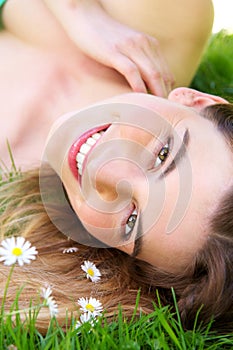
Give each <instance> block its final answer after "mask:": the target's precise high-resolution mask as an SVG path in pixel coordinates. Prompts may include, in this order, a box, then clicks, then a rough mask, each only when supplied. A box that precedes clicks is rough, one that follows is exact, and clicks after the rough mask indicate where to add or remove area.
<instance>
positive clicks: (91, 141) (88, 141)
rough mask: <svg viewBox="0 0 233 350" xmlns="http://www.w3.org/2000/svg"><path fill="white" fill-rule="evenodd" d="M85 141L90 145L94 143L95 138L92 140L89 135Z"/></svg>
mask: <svg viewBox="0 0 233 350" xmlns="http://www.w3.org/2000/svg"><path fill="white" fill-rule="evenodd" d="M86 143H87V144H88V145H90V146H94V144H95V143H96V140H94V139H93V138H92V137H89V138H88V139H87V141H86Z"/></svg>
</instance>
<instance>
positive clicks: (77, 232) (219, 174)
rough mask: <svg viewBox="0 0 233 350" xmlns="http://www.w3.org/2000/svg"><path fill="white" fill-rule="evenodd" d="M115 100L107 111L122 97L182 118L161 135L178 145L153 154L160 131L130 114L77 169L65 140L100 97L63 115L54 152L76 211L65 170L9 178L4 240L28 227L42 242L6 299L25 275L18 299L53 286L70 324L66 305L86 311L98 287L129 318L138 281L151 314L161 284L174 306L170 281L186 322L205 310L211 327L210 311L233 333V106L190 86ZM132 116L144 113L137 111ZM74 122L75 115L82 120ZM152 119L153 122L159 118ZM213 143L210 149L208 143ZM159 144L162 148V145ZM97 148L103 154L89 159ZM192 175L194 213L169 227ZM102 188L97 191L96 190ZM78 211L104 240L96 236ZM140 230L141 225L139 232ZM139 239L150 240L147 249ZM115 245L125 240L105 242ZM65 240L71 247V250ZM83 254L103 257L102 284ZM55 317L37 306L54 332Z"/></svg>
mask: <svg viewBox="0 0 233 350" xmlns="http://www.w3.org/2000/svg"><path fill="white" fill-rule="evenodd" d="M135 97H136V100H135V99H134V98H135ZM178 100H179V103H177V102H178ZM114 101H118V103H117V104H116V103H113V100H111V102H110V101H108V103H107V104H106V103H105V104H103V105H102V104H101V105H100V106H101V107H102V106H104V109H105V110H106V106H110V107H111V108H113V107H114V108H116V106H117V107H118V110H117V112H118V115H119V105H120V106H122V104H123V107H125V101H127V107H129V108H128V109H127V112H129V111H131V110H132V108H134V107H135V106H136V110H138V108H139V111H140V112H141V111H143V112H144V116H145V117H144V118H146V116H147V117H148V116H149V117H151V116H150V112H151V110H152V108H153V116H152V117H155V118H156V119H155V124H156V128H157V125H158V123H157V122H156V121H158V120H159V119H158V118H159V117H160V116H161V115H162V116H163V118H166V120H167V121H169V124H167V123H165V124H164V123H163V124H160V125H162V126H164V125H165V126H166V127H168V125H172V126H173V127H170V128H168V129H166V128H165V133H164V135H166V136H169V135H167V132H168V134H170V135H171V136H172V137H173V136H174V137H173V140H174V142H173V143H168V145H169V148H168V147H167V146H166V147H165V148H166V149H168V152H167V151H166V152H160V151H159V150H158V151H156V152H154V153H153V150H152V151H150V150H148V149H146V148H147V147H148V146H151V145H155V143H153V142H149V141H150V140H151V139H152V138H155V136H154V131H153V132H152V133H149V132H148V131H147V130H146V129H145V128H144V129H143V128H139V127H138V125H137V126H136V127H135V125H134V126H133V125H132V123H130V124H129V123H128V124H126V123H125V122H123V123H122V122H121V123H119V122H115V123H112V124H111V125H110V126H109V127H108V129H107V131H105V132H104V134H101V137H100V138H99V140H98V143H97V144H96V143H95V145H93V148H92V149H91V152H90V153H89V155H88V156H86V157H87V159H86V165H84V167H83V172H82V175H81V176H80V174H79V175H78V168H76V173H74V169H73V167H72V161H71V163H69V153H68V158H67V157H65V158H63V156H62V153H63V151H64V149H65V154H66V153H67V152H66V151H67V142H68V144H69V145H70V148H69V147H68V149H69V150H72V147H73V146H74V149H75V150H76V151H77V150H78V149H77V145H78V144H79V142H78V143H76V141H77V140H79V139H80V137H79V135H80V127H79V122H78V119H77V117H82V113H83V112H84V111H87V112H88V114H90V113H91V112H92V111H93V110H94V111H97V109H98V108H97V107H98V106H96V105H95V106H94V109H92V108H87V109H85V110H82V111H79V113H78V114H76V113H75V114H74V115H71V116H69V117H68V118H67V117H66V120H65V121H64V118H63V120H62V123H61V125H59V123H57V125H56V126H55V127H54V128H53V129H52V131H51V134H50V136H49V139H48V140H49V141H50V142H49V141H48V144H47V147H46V153H47V156H48V159H49V161H50V163H51V165H52V167H53V168H54V169H55V170H56V172H57V173H58V174H59V176H60V177H61V179H62V181H63V184H64V186H65V189H66V192H67V194H68V197H69V200H70V202H71V205H72V208H71V207H70V206H69V205H68V202H67V198H65V196H64V192H63V186H62V183H61V181H60V180H59V177H58V176H57V175H56V174H53V175H51V174H50V173H47V170H46V169H45V168H43V167H42V168H41V170H40V177H39V174H38V172H37V171H35V172H28V173H25V174H23V175H22V176H21V177H20V178H19V179H16V181H15V182H13V183H9V184H6V185H4V186H2V187H1V193H0V199H1V205H2V206H3V208H4V211H3V214H2V215H1V234H2V238H4V237H6V236H8V235H9V234H10V235H12V234H16V235H19V236H24V237H25V238H26V239H28V240H29V241H30V242H31V243H32V244H33V245H35V246H36V248H37V250H38V258H37V259H36V261H35V262H33V263H32V264H31V265H29V266H27V267H18V268H16V269H15V271H14V274H13V277H12V284H11V285H10V289H9V291H8V297H7V302H6V308H8V307H10V304H11V302H12V301H13V300H14V297H15V293H16V290H17V289H18V288H19V287H20V286H21V283H22V281H27V283H26V285H25V287H24V289H23V292H22V294H21V296H20V298H19V307H20V308H25V307H26V306H27V305H28V301H29V300H30V299H32V300H33V301H35V300H37V299H36V298H38V290H39V289H40V288H41V287H45V286H47V285H50V286H51V287H52V289H53V295H54V297H55V300H56V302H57V303H58V305H59V310H60V311H59V314H58V319H59V321H61V322H63V321H64V320H65V317H66V310H67V309H68V310H69V311H75V310H77V303H75V300H76V299H77V298H79V297H89V296H92V297H96V298H97V299H99V300H101V302H102V304H103V306H104V308H105V310H106V315H107V316H109V317H111V316H112V315H113V313H114V310H116V308H117V305H118V303H121V305H122V307H123V309H124V310H125V313H126V315H130V314H132V310H133V308H134V304H135V297H136V293H137V290H138V288H140V289H141V299H140V304H139V305H140V310H141V311H143V312H148V311H150V310H153V306H152V301H156V298H155V295H156V290H158V292H159V294H160V298H161V299H162V302H163V303H164V304H167V303H169V304H171V303H172V292H171V288H172V287H173V288H174V289H175V292H176V297H177V301H178V306H179V310H180V314H181V319H182V322H183V325H184V327H185V328H187V329H189V328H192V327H193V324H194V322H195V318H196V313H197V312H198V311H199V310H201V311H200V313H199V317H198V319H199V321H200V322H203V323H204V324H205V323H208V322H209V321H210V320H211V319H212V318H213V319H214V323H213V328H214V329H216V330H218V331H220V332H225V331H232V329H233V328H232V327H233V324H232V319H233V318H232V313H233V303H232V286H233V280H232V276H233V273H232V272H233V265H232V254H233V240H232V232H233V222H232V217H233V216H232V213H233V207H232V203H233V201H232V199H233V190H232V189H233V188H232V139H233V137H232V136H233V124H232V121H233V106H232V104H228V103H226V101H224V100H222V99H220V98H218V97H215V96H211V95H206V94H202V93H200V92H195V91H193V90H190V89H183V88H180V89H177V90H174V91H173V92H172V93H171V94H170V95H169V99H168V100H166V99H163V98H159V97H155V96H148V95H146V94H132V95H131V94H126V95H122V96H119V97H116V98H114ZM119 101H120V103H119ZM175 101H176V102H175ZM181 101H182V103H181ZM185 101H186V102H185ZM130 102H133V104H132V103H130ZM216 102H224V103H220V104H219V103H216ZM185 104H186V105H185ZM142 106H143V108H142ZM201 107H203V108H201ZM96 108H97V109H96ZM102 111H103V109H102ZM155 111H156V113H155ZM121 112H122V111H121ZM133 112H135V108H134V109H133ZM158 112H159V114H158ZM114 115H116V114H114ZM133 115H134V118H135V113H133ZM126 116H127V115H126ZM85 117H86V115H85ZM101 117H103V115H102V113H101ZM71 121H73V122H75V124H76V129H75V128H74V125H75V124H74V123H71ZM134 121H135V119H134ZM173 123H174V124H173ZM71 126H72V127H71ZM119 127H120V129H121V135H119V134H118V135H117V138H115V140H114V132H116V131H117V129H119ZM150 127H151V128H152V127H153V124H152V123H151V120H150ZM177 127H179V130H176V128H177ZM186 130H188V138H187V131H186ZM58 131H59V132H58ZM118 131H119V130H118ZM176 132H177V134H178V135H179V133H180V132H181V139H180V137H178V138H176V134H175V133H176ZM59 135H60V139H58V136H59ZM159 136H162V134H160V135H159ZM179 136H180V135H179ZM76 137H77V139H76ZM107 137H108V138H109V139H108V141H107V140H106V138H107ZM61 138H62V139H61ZM104 139H105V141H104ZM119 139H120V142H121V143H123V146H122V148H121V152H123V157H120V155H121V154H122V153H121V152H117V153H116V156H117V157H114V155H115V154H113V151H114V148H111V146H112V147H114V146H116V145H117V143H116V142H119ZM112 140H113V142H112ZM156 140H158V137H156ZM144 141H146V143H144ZM73 142H74V144H73ZM83 142H85V141H84V138H83V139H82V144H83ZM106 142H107V143H106ZM177 142H178V145H177ZM104 144H105V146H107V147H105V146H104ZM101 145H102V147H101ZM119 145H120V143H118V146H119ZM132 145H133V146H134V147H133V148H132ZM171 145H173V148H170V146H171ZM183 145H185V146H183ZM135 147H137V150H139V152H143V151H144V153H143V155H144V156H145V157H142V154H140V153H137V157H136V158H135V155H134V148H135ZM206 147H208V152H203V149H205V148H206ZM104 149H105V150H106V151H107V150H108V149H110V154H111V156H110V158H109V157H107V158H105V159H107V162H105V161H104V159H103V158H101V157H106V152H105V153H104V152H102V151H103V150H104ZM180 149H182V150H183V151H182V157H180V160H179V161H178V160H177V161H176V163H175V167H173V166H171V163H172V161H173V160H174V158H175V157H176V154H177V152H179V150H180ZM95 150H96V151H97V153H96V152H95ZM161 150H164V146H163V145H161ZM92 155H95V157H93V159H92V160H91V158H92ZM148 155H149V157H148ZM161 155H163V156H164V155H165V157H162V156H161ZM130 156H131V157H130ZM166 157H167V158H166ZM155 158H159V159H160V165H158V166H157V162H156V159H155ZM71 159H72V157H71ZM138 159H141V162H139V160H138ZM99 160H100V162H99ZM122 160H124V161H122ZM151 160H152V164H153V165H154V167H155V170H154V169H153V170H152V171H151V168H149V169H148V168H147V165H148V163H147V161H148V162H149V163H150V164H151ZM165 160H166V161H165ZM93 162H94V163H93ZM117 162H118V163H117ZM96 164H97V168H96V167H95V166H96ZM135 164H136V167H135ZM103 165H106V166H103ZM132 165H133V166H132ZM190 165H191V167H190ZM157 167H158V169H157ZM169 168H170V170H169ZM187 169H188V170H191V178H189V179H188V181H187V182H186V184H183V183H182V181H184V180H185V176H186V175H187V174H188V175H190V173H189V171H188V172H187ZM96 170H97V171H96ZM166 173H167V174H166ZM85 174H88V175H89V176H88V177H86V180H87V179H88V178H90V179H91V186H89V185H90V182H89V183H88V182H86V183H85V181H86V180H85ZM161 174H162V177H161ZM165 177H166V180H165V179H164V178H165ZM177 177H178V181H177ZM180 179H181V180H182V181H180ZM120 180H123V181H120ZM162 181H165V191H166V196H165V197H163V196H161V192H159V189H160V187H162V189H163V188H164V187H163V186H162ZM190 181H191V197H189V196H188V202H187V201H184V202H183V200H185V199H186V197H184V196H183V197H182V196H181V199H182V201H181V204H182V203H185V210H184V211H183V212H182V216H181V218H180V217H179V215H178V218H179V220H178V224H177V222H176V224H177V226H173V227H172V232H167V231H166V229H167V223H168V222H169V219H170V217H171V212H172V210H173V209H174V207H175V204H176V201H177V198H178V195H179V192H180V191H181V192H184V191H187V189H188V191H189V190H190ZM117 183H118V187H117ZM129 183H130V184H131V187H130V188H129V186H128V185H129ZM177 184H179V185H180V188H177ZM86 185H88V186H89V187H85V186H86ZM129 189H130V191H129ZM148 190H151V191H152V194H153V198H149V199H148V196H146V194H147V193H148ZM96 193H97V195H98V197H97V199H98V200H96V197H95V196H94V197H93V194H94V195H95V194H96ZM116 193H117V194H118V198H116ZM163 194H164V192H163ZM181 194H182V193H181ZM155 195H157V197H156V196H155ZM93 198H94V201H93ZM99 199H100V200H99ZM103 204H104V205H105V207H104V206H103ZM157 204H159V206H160V205H161V204H162V209H163V210H162V212H159V215H157V216H156V213H155V212H154V209H156V208H157V207H158V205H157ZM100 205H101V206H100ZM180 208H181V209H182V207H178V209H180ZM103 209H104V211H103ZM48 214H49V216H48ZM178 214H179V211H178ZM176 215H177V213H176ZM78 216H79V218H80V219H78ZM176 217H177V216H176ZM80 220H81V222H82V224H83V226H84V227H85V228H86V229H88V230H89V231H90V233H91V234H92V235H93V236H95V238H97V240H95V241H94V242H93V240H92V239H91V235H89V234H88V233H87V232H86V231H85V230H83V226H82V225H81V224H80ZM139 222H141V224H140V225H141V226H140V225H139ZM138 227H139V228H140V229H142V231H140V230H139V233H140V234H139V235H138ZM128 229H129V230H128ZM110 234H111V235H110ZM128 235H129V236H130V237H129V238H128V237H127V236H128ZM139 236H140V237H139ZM71 237H72V238H73V239H71ZM109 237H110V238H111V239H110V240H109ZM112 237H113V238H114V239H112ZM74 240H75V241H77V242H75V241H74ZM99 240H101V242H103V243H104V245H105V249H103V244H102V245H101V247H102V248H99V245H98V243H99ZM138 241H140V242H141V244H140V245H139V246H138V244H137V242H138ZM78 242H81V243H85V245H83V244H80V243H78ZM112 243H113V244H112ZM106 245H107V246H109V245H113V246H115V247H116V248H117V249H115V248H106ZM135 247H136V248H135ZM67 248H71V249H70V250H71V251H72V252H73V253H66V250H65V249H67ZM77 249H78V250H77ZM63 252H64V253H63ZM125 252H126V253H127V254H128V255H126V254H125ZM130 255H131V256H130ZM139 259H140V260H139ZM85 260H90V261H92V262H94V263H95V264H96V265H97V267H98V268H99V269H100V271H101V273H102V278H101V281H99V282H98V283H96V284H93V285H92V288H90V282H89V281H87V280H86V279H85V276H84V273H83V271H82V270H81V268H80V266H81V264H83V263H84V261H85ZM143 260H144V261H143ZM0 271H1V274H2V276H3V278H2V279H1V283H2V287H1V290H2V293H3V291H4V285H5V280H6V276H7V273H9V268H7V267H5V266H4V265H1V266H0ZM48 321H49V314H48V313H46V312H44V313H40V315H39V318H38V326H39V327H40V329H41V330H45V329H46V326H47V324H48Z"/></svg>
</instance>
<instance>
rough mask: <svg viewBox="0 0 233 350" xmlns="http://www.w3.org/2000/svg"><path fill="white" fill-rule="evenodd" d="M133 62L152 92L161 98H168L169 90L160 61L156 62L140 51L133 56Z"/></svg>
mask: <svg viewBox="0 0 233 350" xmlns="http://www.w3.org/2000/svg"><path fill="white" fill-rule="evenodd" d="M132 60H133V63H134V64H135V65H136V67H137V69H138V72H139V74H140V76H141V79H142V80H143V81H144V82H145V84H146V86H147V87H148V89H149V90H150V92H151V93H152V94H154V95H157V96H160V97H167V95H168V90H167V86H166V84H165V81H164V77H163V73H162V69H161V68H160V65H159V63H158V60H157V61H156V62H155V60H154V61H153V60H151V59H150V58H149V57H148V56H146V55H145V54H144V52H143V51H138V50H137V52H136V53H135V54H134V55H133V56H132Z"/></svg>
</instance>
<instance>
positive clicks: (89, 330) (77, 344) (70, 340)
mask: <svg viewBox="0 0 233 350" xmlns="http://www.w3.org/2000/svg"><path fill="white" fill-rule="evenodd" d="M232 58H233V35H227V34H226V33H225V32H220V33H218V34H216V35H214V36H213V37H212V38H211V40H210V43H209V46H208V48H207V50H206V52H205V54H204V56H203V60H202V62H201V64H200V67H199V69H198V71H197V73H196V76H195V78H194V79H193V82H192V87H193V88H196V89H198V90H201V91H204V92H208V93H212V94H216V95H220V96H223V97H225V98H227V99H228V100H229V101H233V59H232ZM8 148H9V154H10V157H11V162H12V167H11V169H7V168H6V167H5V166H4V164H2V166H1V167H0V186H1V185H2V184H3V183H5V182H9V181H13V180H14V178H15V177H17V176H19V175H20V171H19V170H18V169H17V168H16V166H15V164H14V160H13V157H12V153H11V150H10V147H9V146H8ZM1 210H4V209H3V208H1ZM9 272H10V268H9ZM9 283H10V281H9ZM6 297H7V289H6ZM19 299H20V291H19V292H18V293H17V295H16V296H15V300H14V301H13V303H12V307H11V312H10V313H9V314H7V313H6V312H5V311H4V303H3V305H2V308H1V314H0V349H1V350H4V349H6V350H16V349H17V350H29V349H30V350H36V349H42V350H50V349H51V350H52V349H53V350H54V349H59V350H63V349H64V350H65V349H66V350H72V349H80V350H85V349H91V350H92V349H96V350H98V349H103V350H105V349H107V350H108V349H113V350H114V349H116V350H118V349H120V350H121V349H122V350H139V349H143V350H147V349H164V350H172V349H179V350H183V349H187V350H188V349H190V350H191V349H192V350H194V349H200V350H201V349H203V350H204V349H205V350H206V349H209V350H215V349H216V350H219V349H233V345H232V344H233V333H231V334H228V335H218V334H216V333H213V332H212V331H211V322H210V324H209V326H207V327H205V328H202V327H201V326H199V327H197V326H194V329H193V330H192V331H184V329H183V328H182V325H181V322H180V318H179V313H178V311H177V310H176V313H175V314H174V313H172V312H171V309H170V307H169V306H166V307H162V306H161V305H159V306H155V309H154V312H153V313H151V314H149V315H141V317H140V318H137V319H136V318H132V319H128V320H126V319H125V318H124V317H123V315H122V313H121V311H119V315H118V316H117V317H115V319H114V320H113V321H112V322H111V323H107V321H106V318H105V317H104V316H103V317H102V318H100V319H99V320H98V321H97V323H96V324H95V325H94V326H93V327H92V326H91V325H90V324H88V323H87V324H84V325H83V326H82V327H81V328H80V329H79V331H77V330H76V329H75V324H76V321H75V319H72V316H70V315H67V318H68V317H69V318H70V317H71V320H72V322H71V326H69V327H68V326H66V324H65V325H58V324H57V322H56V318H53V319H52V320H51V322H50V326H49V328H48V331H47V334H46V335H42V334H40V332H39V331H38V330H37V328H36V325H35V324H36V318H37V315H38V312H39V310H40V308H41V307H42V306H41V304H38V306H35V305H33V306H32V305H30V302H29V308H30V307H31V312H29V313H28V316H27V319H26V320H24V321H23V320H21V318H20V315H24V314H25V312H24V311H23V310H19V309H18V301H19ZM135 303H136V301H135ZM197 320H198V314H197Z"/></svg>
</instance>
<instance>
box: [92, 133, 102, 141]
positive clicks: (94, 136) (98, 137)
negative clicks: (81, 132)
mask: <svg viewBox="0 0 233 350" xmlns="http://www.w3.org/2000/svg"><path fill="white" fill-rule="evenodd" d="M92 138H93V139H94V140H96V141H97V140H99V139H100V138H101V135H100V134H99V133H98V132H97V133H95V134H93V135H92Z"/></svg>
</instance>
